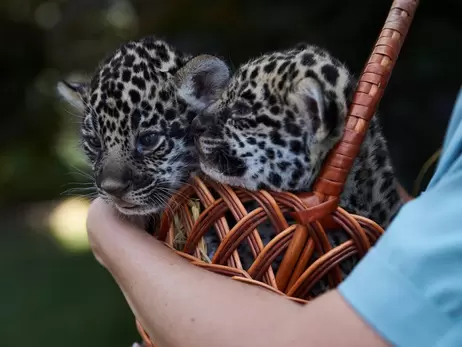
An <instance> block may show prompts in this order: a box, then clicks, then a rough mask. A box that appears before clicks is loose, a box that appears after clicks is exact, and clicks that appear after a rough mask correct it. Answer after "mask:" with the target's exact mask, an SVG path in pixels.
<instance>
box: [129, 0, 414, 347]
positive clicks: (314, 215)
mask: <svg viewBox="0 0 462 347" xmlns="http://www.w3.org/2000/svg"><path fill="white" fill-rule="evenodd" d="M418 3H419V1H418V0H395V1H394V2H393V4H392V7H391V10H390V12H389V15H388V18H387V20H386V22H385V25H384V27H383V29H382V31H381V33H380V36H379V39H378V41H377V42H376V44H375V47H374V49H373V51H372V54H371V56H370V58H369V61H368V62H367V64H366V66H365V68H364V70H363V72H362V74H361V77H360V80H359V83H358V86H357V89H356V91H355V94H354V97H353V101H352V103H351V105H350V109H349V112H348V116H347V117H348V118H347V122H346V129H345V132H344V134H343V138H342V140H341V141H340V143H339V144H338V145H337V146H336V147H335V148H334V149H333V150H332V151H331V153H330V154H329V156H328V158H327V159H326V161H325V163H324V165H323V168H322V170H321V173H320V175H319V177H318V179H317V181H316V183H315V185H314V189H313V192H309V193H300V194H292V193H274V192H268V191H258V192H251V191H246V190H242V189H233V188H231V187H229V186H225V185H221V184H218V183H216V182H213V181H211V180H207V179H201V178H194V179H193V180H192V182H191V185H187V186H185V187H184V188H183V189H182V190H181V191H180V192H179V193H178V194H177V195H176V196H175V197H174V198H173V200H174V201H173V203H172V204H171V205H172V206H176V208H175V218H172V215H171V214H168V213H164V214H163V216H162V218H161V225H160V228H159V229H158V230H157V233H156V235H155V236H156V237H157V238H158V239H160V240H162V241H165V243H166V244H167V245H168V246H170V247H172V248H173V244H174V240H175V238H176V237H177V235H176V234H175V233H176V230H177V228H175V220H176V221H178V220H180V221H181V224H182V226H183V229H184V232H185V236H186V240H185V243H184V245H183V246H182V247H181V250H178V247H176V248H177V249H175V251H176V252H177V253H178V255H180V256H182V257H184V258H186V259H187V260H188V261H190V262H191V263H192V264H194V265H196V266H200V267H202V268H204V269H207V270H209V271H213V272H216V273H219V274H222V275H225V276H228V277H231V278H232V279H234V280H237V281H241V282H245V283H248V284H252V285H256V286H260V287H262V288H266V289H268V290H271V291H273V292H276V293H278V294H280V295H283V296H285V297H287V298H288V299H290V300H294V301H297V302H300V303H306V302H308V301H309V298H307V293H308V291H309V290H310V289H312V288H313V286H314V285H315V284H316V283H317V282H318V281H320V279H321V278H324V277H325V276H326V275H327V278H328V283H329V286H330V287H331V288H335V287H336V286H337V285H338V284H339V283H340V282H341V281H342V278H341V274H340V271H339V265H338V264H339V263H340V262H342V261H343V260H345V259H347V258H349V257H352V256H354V255H356V256H357V257H362V256H364V254H365V253H366V252H367V251H368V250H369V248H370V247H371V245H373V244H374V243H375V242H376V240H377V239H378V238H379V237H380V236H381V234H382V233H383V229H382V228H381V227H380V226H379V225H377V224H376V223H375V222H374V221H372V220H369V219H367V218H364V217H361V216H357V215H353V214H350V213H348V212H347V211H345V210H343V209H342V208H341V207H339V196H340V194H341V193H342V190H343V187H344V184H345V182H346V179H347V176H348V173H349V172H350V170H351V168H352V166H353V162H354V159H355V158H356V156H357V154H358V152H359V149H360V145H361V143H362V141H363V139H364V137H365V135H366V131H367V129H368V125H369V121H370V119H371V118H372V116H373V115H374V113H375V111H376V108H377V105H378V103H379V102H380V100H381V98H382V95H383V93H384V90H385V87H386V85H387V83H388V80H389V78H390V75H391V72H392V69H393V66H394V64H395V62H396V59H397V58H398V54H399V52H400V49H401V47H402V44H403V42H404V39H405V37H406V35H407V32H408V29H409V27H410V24H411V22H412V19H413V16H414V13H415V11H416V8H417V6H418ZM191 199H195V201H196V202H198V203H199V204H200V209H201V211H202V212H201V213H200V214H199V216H197V212H196V213H194V211H193V210H192V209H191V206H190V201H191ZM249 201H254V202H256V203H257V204H258V205H259V207H257V208H256V209H254V210H253V211H251V212H250V213H249V212H247V209H246V208H245V207H244V204H245V203H246V202H249ZM229 212H230V213H231V215H232V216H233V217H234V219H235V221H236V222H235V224H233V225H234V226H233V227H232V228H231V229H230V227H229V225H228V222H227V219H226V218H225V213H228V215H229ZM286 216H290V217H292V218H294V219H295V220H296V221H297V224H295V225H294V224H292V225H289V223H288V222H287V219H286ZM264 220H269V221H270V222H271V224H272V225H273V227H274V228H275V230H276V231H277V236H276V237H274V239H272V240H271V241H270V242H269V243H268V244H267V245H266V246H265V247H264V245H263V242H262V240H261V238H260V236H259V234H258V232H257V230H256V229H255V228H256V227H257V226H258V225H259V224H260V223H262V221H264ZM212 226H214V227H215V230H216V232H217V233H218V235H219V238H220V240H221V243H220V245H219V247H218V249H217V250H216V252H215V254H214V256H213V258H212V259H211V262H207V261H204V260H202V253H201V248H200V241H201V240H202V237H203V236H204V234H205V233H206V232H207V231H208V230H210V228H211V227H212ZM332 226H336V227H341V228H342V229H343V230H344V231H346V232H347V234H348V235H349V237H350V239H349V240H348V241H346V242H344V243H342V244H341V245H339V246H338V247H335V248H332V247H331V245H330V243H329V242H328V238H327V235H326V232H325V230H326V228H329V227H332ZM245 241H246V242H247V243H248V245H249V246H250V249H251V250H252V253H253V254H254V256H255V260H254V262H253V264H252V266H251V267H250V268H249V269H248V270H247V271H244V270H243V269H242V265H241V260H240V258H239V254H238V253H237V251H236V249H237V247H238V246H239V245H240V244H241V243H243V242H245ZM314 252H316V254H317V255H318V257H317V258H316V260H315V261H314V262H313V261H311V259H312V256H313V254H314ZM278 255H279V256H282V261H281V263H280V265H279V267H278V270H277V273H274V271H273V269H272V267H271V263H272V262H273V260H274V259H275V258H276V257H277V256H278ZM137 327H138V331H139V333H140V334H141V336H142V337H143V340H144V343H145V345H146V346H153V344H152V342H151V341H150V339H149V337H148V336H147V334H146V332H145V331H144V329H143V328H142V327H141V325H140V324H139V323H138V322H137Z"/></svg>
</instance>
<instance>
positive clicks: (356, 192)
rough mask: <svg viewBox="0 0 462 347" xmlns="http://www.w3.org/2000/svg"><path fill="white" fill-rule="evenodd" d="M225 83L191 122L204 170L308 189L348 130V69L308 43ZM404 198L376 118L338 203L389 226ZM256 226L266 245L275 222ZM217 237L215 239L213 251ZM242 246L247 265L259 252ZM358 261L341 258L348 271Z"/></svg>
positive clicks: (341, 237)
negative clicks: (398, 186)
mask: <svg viewBox="0 0 462 347" xmlns="http://www.w3.org/2000/svg"><path fill="white" fill-rule="evenodd" d="M223 85H224V88H223V89H222V90H221V91H220V94H219V95H220V96H219V98H218V99H217V100H215V101H213V102H211V103H209V104H208V105H207V107H206V108H205V109H204V111H203V112H202V113H201V114H200V115H199V116H198V117H196V118H195V120H194V121H193V125H192V127H193V133H194V138H195V143H196V150H197V153H198V156H199V158H200V167H201V169H202V171H203V172H204V173H205V174H206V175H208V176H210V177H211V178H213V179H214V180H216V181H219V182H221V183H223V184H229V185H231V186H236V187H242V188H245V189H248V190H257V189H269V190H273V191H291V192H300V191H310V190H311V189H312V185H313V182H314V180H315V178H316V177H317V175H318V174H319V171H320V168H321V166H322V163H323V161H324V159H325V157H326V155H327V153H328V152H329V150H330V149H332V147H333V146H334V145H335V144H336V143H337V142H338V141H339V139H340V138H341V136H342V133H343V130H344V126H345V118H346V114H347V107H348V104H349V102H350V101H351V99H352V94H353V90H354V87H355V82H354V80H353V78H352V76H351V75H350V73H349V71H348V70H347V68H346V67H345V66H344V65H343V64H342V63H340V62H339V61H338V60H337V59H335V58H334V57H333V56H331V55H330V54H329V53H328V52H327V51H325V50H323V49H321V48H319V47H316V46H312V45H307V44H303V45H298V46H297V47H295V48H293V49H289V50H286V51H281V52H274V53H268V54H265V55H262V56H261V57H259V58H257V59H253V60H251V61H249V62H248V63H246V64H244V65H242V66H241V67H240V68H239V69H238V70H237V71H236V72H235V73H234V75H233V76H232V77H231V78H230V79H229V80H228V81H227V83H225V84H223ZM180 93H181V90H180ZM402 203H403V202H402V200H401V198H400V195H399V192H398V190H397V182H396V180H395V176H394V173H393V168H392V165H391V161H390V158H389V154H388V149H387V145H386V142H385V140H384V137H383V136H382V133H381V129H380V126H379V124H378V120H377V117H376V116H374V117H373V119H372V121H371V124H370V128H369V131H368V133H367V136H366V139H365V141H364V143H363V145H362V146H361V150H360V153H359V155H358V157H357V159H356V160H355V162H354V167H353V169H352V171H351V173H350V175H349V177H348V179H347V182H346V186H345V189H344V192H343V193H342V195H341V202H340V204H341V206H342V207H343V208H345V209H347V210H348V211H349V212H351V213H355V214H358V215H362V216H365V217H368V218H372V219H373V220H375V221H376V222H378V223H379V224H380V225H382V226H383V227H386V226H387V225H388V224H389V223H390V221H391V220H392V218H393V216H394V215H395V214H396V213H397V211H398V210H399V208H400V207H401V205H402ZM248 207H249V208H253V207H254V206H248ZM258 231H259V234H260V235H261V237H262V240H263V242H264V244H267V243H268V242H269V240H270V239H271V238H272V237H274V234H275V231H274V230H273V228H272V226H271V225H270V224H266V225H261V226H260V227H259V228H258ZM328 237H329V239H330V242H331V243H332V244H333V246H336V245H338V244H340V243H342V242H344V241H345V240H347V239H348V235H347V234H346V233H345V232H343V231H342V230H330V231H329V233H328ZM215 242H218V241H217V240H216V238H215V237H214V236H211V237H209V239H208V243H209V244H210V245H212V246H213V247H212V249H211V252H212V253H213V251H214V250H215V249H216V244H215ZM239 252H240V253H241V257H242V260H243V263H244V264H246V265H244V266H245V267H246V268H247V267H248V266H249V265H250V264H251V262H252V259H253V256H252V255H251V253H250V250H249V249H247V248H246V247H245V246H243V247H241V248H240V249H239ZM280 260H281V258H279V259H277V260H276V262H275V263H274V264H273V268H274V269H275V270H276V269H277V267H278V264H279V262H280ZM357 260H358V259H357V258H352V259H348V260H347V261H344V262H343V263H342V264H341V268H342V270H343V274H344V276H346V275H347V274H348V273H349V272H350V271H351V269H352V268H353V267H354V265H355V263H356V261H357ZM325 286H326V284H325V283H324V289H326V288H325ZM324 289H321V288H317V289H316V288H315V292H318V293H319V292H321V291H323V290H324Z"/></svg>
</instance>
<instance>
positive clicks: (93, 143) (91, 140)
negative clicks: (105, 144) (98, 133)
mask: <svg viewBox="0 0 462 347" xmlns="http://www.w3.org/2000/svg"><path fill="white" fill-rule="evenodd" d="M86 141H87V143H88V144H89V145H90V147H92V148H94V149H100V148H101V141H100V140H99V138H97V137H87V138H86Z"/></svg>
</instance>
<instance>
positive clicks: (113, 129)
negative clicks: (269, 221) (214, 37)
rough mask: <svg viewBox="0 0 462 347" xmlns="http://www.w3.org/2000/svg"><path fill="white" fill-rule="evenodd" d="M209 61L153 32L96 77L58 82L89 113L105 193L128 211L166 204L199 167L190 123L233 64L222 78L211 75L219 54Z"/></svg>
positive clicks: (90, 140) (85, 141)
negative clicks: (79, 80) (175, 46)
mask: <svg viewBox="0 0 462 347" xmlns="http://www.w3.org/2000/svg"><path fill="white" fill-rule="evenodd" d="M202 61H204V57H203V56H198V57H192V56H190V55H188V54H184V53H182V52H180V51H178V50H176V49H175V48H173V47H172V46H170V45H169V44H168V43H166V42H164V41H161V40H158V39H156V38H153V37H147V38H142V39H140V40H137V41H131V42H128V43H125V44H124V45H122V46H121V47H120V48H119V49H118V50H117V51H116V52H114V53H113V54H111V55H110V56H109V57H108V58H107V59H106V60H104V61H103V62H102V63H101V64H100V66H99V68H98V69H97V70H96V72H95V74H94V76H93V77H92V78H91V81H90V82H89V83H69V82H60V83H59V84H58V91H59V92H60V94H61V95H62V96H63V97H64V98H65V99H66V100H67V101H68V102H70V103H71V104H73V105H74V106H75V107H76V108H77V109H78V110H79V111H80V112H81V114H82V115H83V118H82V123H81V134H82V147H83V149H84V150H85V153H86V154H87V156H88V158H89V159H90V161H91V163H92V167H93V172H94V175H95V181H96V182H95V183H96V186H97V188H98V193H99V195H100V196H102V197H103V198H105V199H106V200H108V201H110V202H112V203H114V204H115V206H117V208H118V209H119V210H120V211H121V212H122V213H123V214H126V215H148V214H152V213H158V212H159V211H161V210H163V209H164V208H165V206H166V202H167V200H168V198H169V197H170V196H171V195H172V194H173V193H174V192H175V191H176V190H177V189H178V188H179V187H180V186H181V185H182V184H184V183H185V182H186V180H187V179H188V178H189V176H190V175H191V174H192V173H194V172H195V170H196V169H197V168H198V167H197V159H196V157H195V154H194V153H195V151H194V144H193V141H192V138H191V136H190V131H189V130H190V129H189V128H190V125H191V122H192V120H193V119H194V117H195V116H196V114H197V112H199V111H201V107H202V105H203V103H205V102H210V100H212V98H213V96H214V94H213V93H214V91H215V90H217V89H219V87H221V85H220V78H221V79H223V78H224V79H226V80H227V79H228V71H227V68H226V65H224V66H220V67H221V70H220V71H221V73H222V74H223V76H221V77H220V78H216V74H213V76H212V77H211V78H209V77H208V76H209V75H210V71H214V69H216V66H215V65H214V60H213V59H211V58H210V59H207V64H202ZM210 61H212V63H209V62H210ZM215 62H218V63H221V61H219V60H218V59H216V60H215ZM209 70H210V71H209ZM180 92H181V93H180ZM189 95H194V101H195V102H194V103H193V104H192V103H189V100H191V97H190V96H189Z"/></svg>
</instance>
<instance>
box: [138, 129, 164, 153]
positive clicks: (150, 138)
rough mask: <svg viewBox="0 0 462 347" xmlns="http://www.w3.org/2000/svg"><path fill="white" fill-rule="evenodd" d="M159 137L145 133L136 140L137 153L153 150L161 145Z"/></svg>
mask: <svg viewBox="0 0 462 347" xmlns="http://www.w3.org/2000/svg"><path fill="white" fill-rule="evenodd" d="M161 140H162V138H161V136H159V135H157V134H155V133H146V134H143V135H141V136H140V137H139V138H138V142H137V146H136V149H137V150H138V151H139V152H142V151H147V150H153V149H155V148H156V147H157V146H158V145H159V144H160V143H161Z"/></svg>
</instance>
